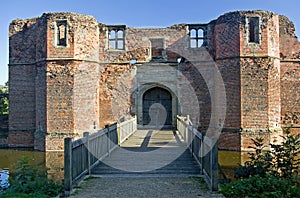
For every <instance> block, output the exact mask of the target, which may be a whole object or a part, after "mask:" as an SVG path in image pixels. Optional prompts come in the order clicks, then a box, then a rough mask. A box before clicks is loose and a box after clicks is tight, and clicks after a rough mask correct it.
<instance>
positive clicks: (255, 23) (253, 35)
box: [248, 17, 259, 43]
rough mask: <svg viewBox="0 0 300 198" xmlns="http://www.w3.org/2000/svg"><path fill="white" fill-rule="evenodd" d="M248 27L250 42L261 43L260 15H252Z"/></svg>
mask: <svg viewBox="0 0 300 198" xmlns="http://www.w3.org/2000/svg"><path fill="white" fill-rule="evenodd" d="M248 28H249V31H248V36H249V38H248V39H249V43H259V17H250V18H249V22H248Z"/></svg>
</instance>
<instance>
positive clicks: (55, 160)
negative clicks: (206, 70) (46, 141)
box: [0, 149, 247, 189]
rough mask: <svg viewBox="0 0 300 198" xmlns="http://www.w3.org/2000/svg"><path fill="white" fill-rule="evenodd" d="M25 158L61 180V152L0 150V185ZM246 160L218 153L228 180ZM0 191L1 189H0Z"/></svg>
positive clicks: (233, 155)
mask: <svg viewBox="0 0 300 198" xmlns="http://www.w3.org/2000/svg"><path fill="white" fill-rule="evenodd" d="M23 156H27V157H28V160H29V163H30V164H32V165H39V166H42V167H46V168H47V169H48V171H47V173H48V175H49V176H50V177H52V178H54V179H57V180H61V179H62V178H63V163H64V160H63V152H38V151H32V150H13V149H0V185H2V186H4V187H5V185H6V186H7V185H8V183H7V178H8V176H9V174H13V173H14V171H15V168H14V166H15V164H16V163H17V162H18V161H19V160H20V159H21V158H22V157H23ZM245 160H247V155H245V154H241V153H240V152H235V151H219V164H220V166H221V168H222V170H223V171H224V172H225V174H226V176H227V177H228V178H231V179H232V178H233V173H234V169H235V168H236V167H238V165H239V164H243V163H244V162H245ZM0 189H1V188H0Z"/></svg>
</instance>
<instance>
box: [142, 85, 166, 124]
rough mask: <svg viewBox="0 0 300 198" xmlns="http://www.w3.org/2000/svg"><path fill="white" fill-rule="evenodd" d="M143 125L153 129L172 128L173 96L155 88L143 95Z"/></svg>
mask: <svg viewBox="0 0 300 198" xmlns="http://www.w3.org/2000/svg"><path fill="white" fill-rule="evenodd" d="M143 125H144V126H145V125H147V126H148V127H153V128H161V127H171V126H172V95H171V94H170V92H169V91H167V90H165V89H163V88H160V87H154V88H152V89H149V90H148V91H146V92H145V93H144V95H143Z"/></svg>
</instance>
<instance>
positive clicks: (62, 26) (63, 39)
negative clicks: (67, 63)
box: [56, 21, 67, 46]
mask: <svg viewBox="0 0 300 198" xmlns="http://www.w3.org/2000/svg"><path fill="white" fill-rule="evenodd" d="M56 25H57V27H56V30H57V33H56V45H57V46H67V21H58V22H56Z"/></svg>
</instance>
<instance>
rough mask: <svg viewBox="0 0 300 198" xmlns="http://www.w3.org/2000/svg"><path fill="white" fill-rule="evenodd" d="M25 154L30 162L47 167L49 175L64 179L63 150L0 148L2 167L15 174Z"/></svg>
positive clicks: (0, 166)
mask: <svg viewBox="0 0 300 198" xmlns="http://www.w3.org/2000/svg"><path fill="white" fill-rule="evenodd" d="M24 156H27V157H28V160H29V163H30V164H32V165H37V166H39V167H41V168H46V169H47V173H48V176H49V177H51V178H53V179H55V180H61V179H63V167H64V158H63V157H64V153H63V152H39V151H33V150H19V149H18V150H15V149H0V169H6V170H10V173H11V174H13V173H14V172H15V165H16V164H17V163H18V161H19V160H20V159H22V157H24Z"/></svg>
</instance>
